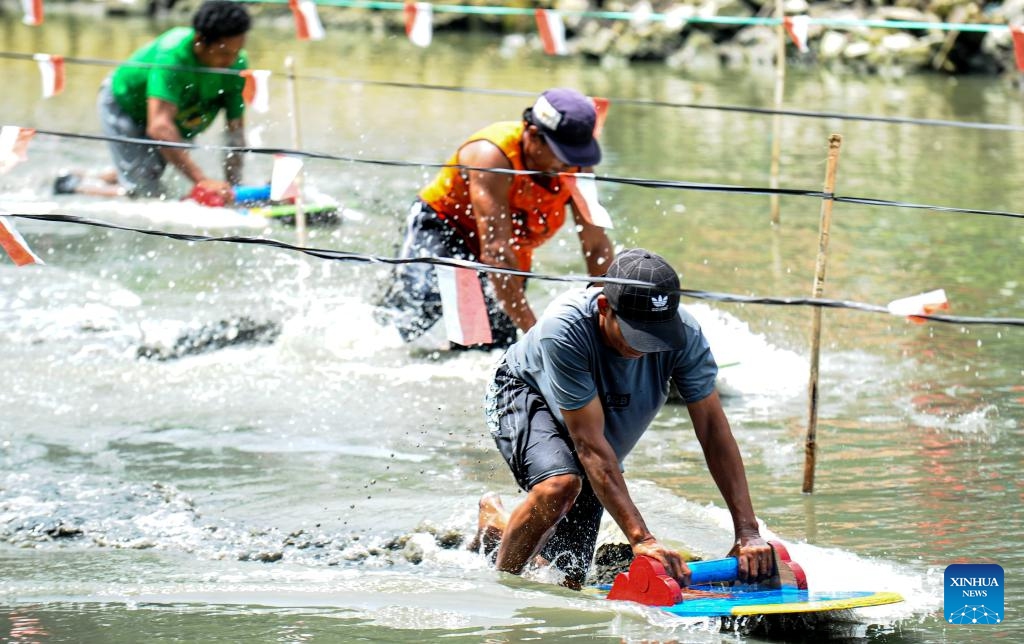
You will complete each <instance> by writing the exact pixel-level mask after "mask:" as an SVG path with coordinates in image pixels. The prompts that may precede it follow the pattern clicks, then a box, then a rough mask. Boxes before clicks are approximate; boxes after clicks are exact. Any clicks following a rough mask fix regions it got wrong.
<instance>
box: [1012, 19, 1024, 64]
mask: <svg viewBox="0 0 1024 644" xmlns="http://www.w3.org/2000/svg"><path fill="white" fill-rule="evenodd" d="M1010 35H1011V36H1013V58H1014V59H1015V60H1016V61H1017V71H1022V72H1024V27H1022V26H1020V25H1012V26H1011V27H1010Z"/></svg>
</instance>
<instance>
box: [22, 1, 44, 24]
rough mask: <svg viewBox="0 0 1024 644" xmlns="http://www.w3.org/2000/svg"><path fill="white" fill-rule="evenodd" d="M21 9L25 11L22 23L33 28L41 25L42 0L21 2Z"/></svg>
mask: <svg viewBox="0 0 1024 644" xmlns="http://www.w3.org/2000/svg"><path fill="white" fill-rule="evenodd" d="M21 8H22V9H24V10H25V17H24V18H22V19H21V21H22V22H23V23H25V24H26V25H31V26H33V27H38V26H39V25H41V24H43V0H21Z"/></svg>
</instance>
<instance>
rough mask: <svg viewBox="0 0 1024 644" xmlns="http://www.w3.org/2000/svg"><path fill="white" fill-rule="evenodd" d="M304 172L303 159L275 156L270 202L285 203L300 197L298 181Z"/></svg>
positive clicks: (281, 155)
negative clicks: (301, 172) (287, 200)
mask: <svg viewBox="0 0 1024 644" xmlns="http://www.w3.org/2000/svg"><path fill="white" fill-rule="evenodd" d="M299 170H302V159H300V158H298V157H290V156H287V155H284V154H275V155H274V168H273V170H271V173H270V200H271V201H283V200H285V199H288V198H289V197H297V196H299V187H298V185H297V183H296V181H295V180H296V179H297V178H298V176H299Z"/></svg>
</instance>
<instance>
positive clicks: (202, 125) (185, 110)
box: [110, 27, 249, 139]
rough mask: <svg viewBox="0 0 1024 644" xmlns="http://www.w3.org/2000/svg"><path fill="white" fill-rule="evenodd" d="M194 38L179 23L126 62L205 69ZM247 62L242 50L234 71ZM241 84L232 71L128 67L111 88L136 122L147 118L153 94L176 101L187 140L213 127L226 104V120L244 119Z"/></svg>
mask: <svg viewBox="0 0 1024 644" xmlns="http://www.w3.org/2000/svg"><path fill="white" fill-rule="evenodd" d="M194 37H195V30H194V29H192V28H191V27H175V28H174V29H171V30H169V31H166V32H164V33H163V34H161V35H160V36H158V37H157V38H156V39H155V40H153V41H152V42H150V43H149V44H148V45H145V46H144V47H142V48H140V49H139V50H137V51H136V52H135V53H133V54H132V55H131V56H130V57H129V58H128V62H131V63H149V64H154V65H174V66H176V67H195V68H201V67H203V65H201V64H200V62H199V60H198V59H196V56H195V54H194V53H192V42H193V39H194ZM248 66H249V57H248V55H247V54H246V53H245V50H244V49H243V50H242V51H241V52H240V53H239V56H238V60H236V61H235V64H234V65H232V66H231V68H230V69H237V70H242V69H246V68H248ZM243 87H245V79H244V78H242V77H241V76H237V75H234V74H225V73H222V72H220V73H217V72H215V73H210V72H203V71H199V70H198V69H197V70H196V71H183V70H180V69H167V68H161V67H137V66H134V65H124V66H122V67H118V68H117V71H115V72H114V76H113V79H112V81H111V88H110V89H111V91H112V92H113V94H114V98H115V99H116V100H117V103H118V105H120V106H121V109H123V110H124V111H125V112H126V113H127V114H128V115H129V116H131V117H132V118H133V119H135V121H137V122H138V123H145V122H146V101H147V99H148V98H149V97H153V98H159V99H161V100H164V101H167V102H168V103H174V104H175V105H177V106H178V115H177V116H176V117H175V119H174V121H175V124H176V125H177V126H178V131H179V132H181V136H182V137H183V138H186V139H188V138H192V137H194V136H195V135H197V134H199V133H200V132H202V131H203V130H205V129H206V128H207V127H209V126H210V124H211V123H213V120H214V119H215V118H216V117H217V113H218V112H219V111H220V110H221V109H222V108H223V109H224V112H225V115H226V116H227V118H228V120H232V119H237V118H241V116H242V114H243V112H244V111H245V103H244V102H243V100H242V88H243Z"/></svg>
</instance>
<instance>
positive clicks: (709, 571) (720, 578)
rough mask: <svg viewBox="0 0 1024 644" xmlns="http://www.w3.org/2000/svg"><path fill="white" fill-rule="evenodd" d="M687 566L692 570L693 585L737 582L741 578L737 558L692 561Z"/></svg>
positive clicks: (691, 579)
mask: <svg viewBox="0 0 1024 644" xmlns="http://www.w3.org/2000/svg"><path fill="white" fill-rule="evenodd" d="M686 565H687V566H689V568H690V584H691V585H698V584H714V583H717V582H725V581H736V580H737V579H738V578H739V576H740V564H739V560H737V559H736V557H726V558H725V559H712V560H710V561H690V562H687V564H686Z"/></svg>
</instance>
